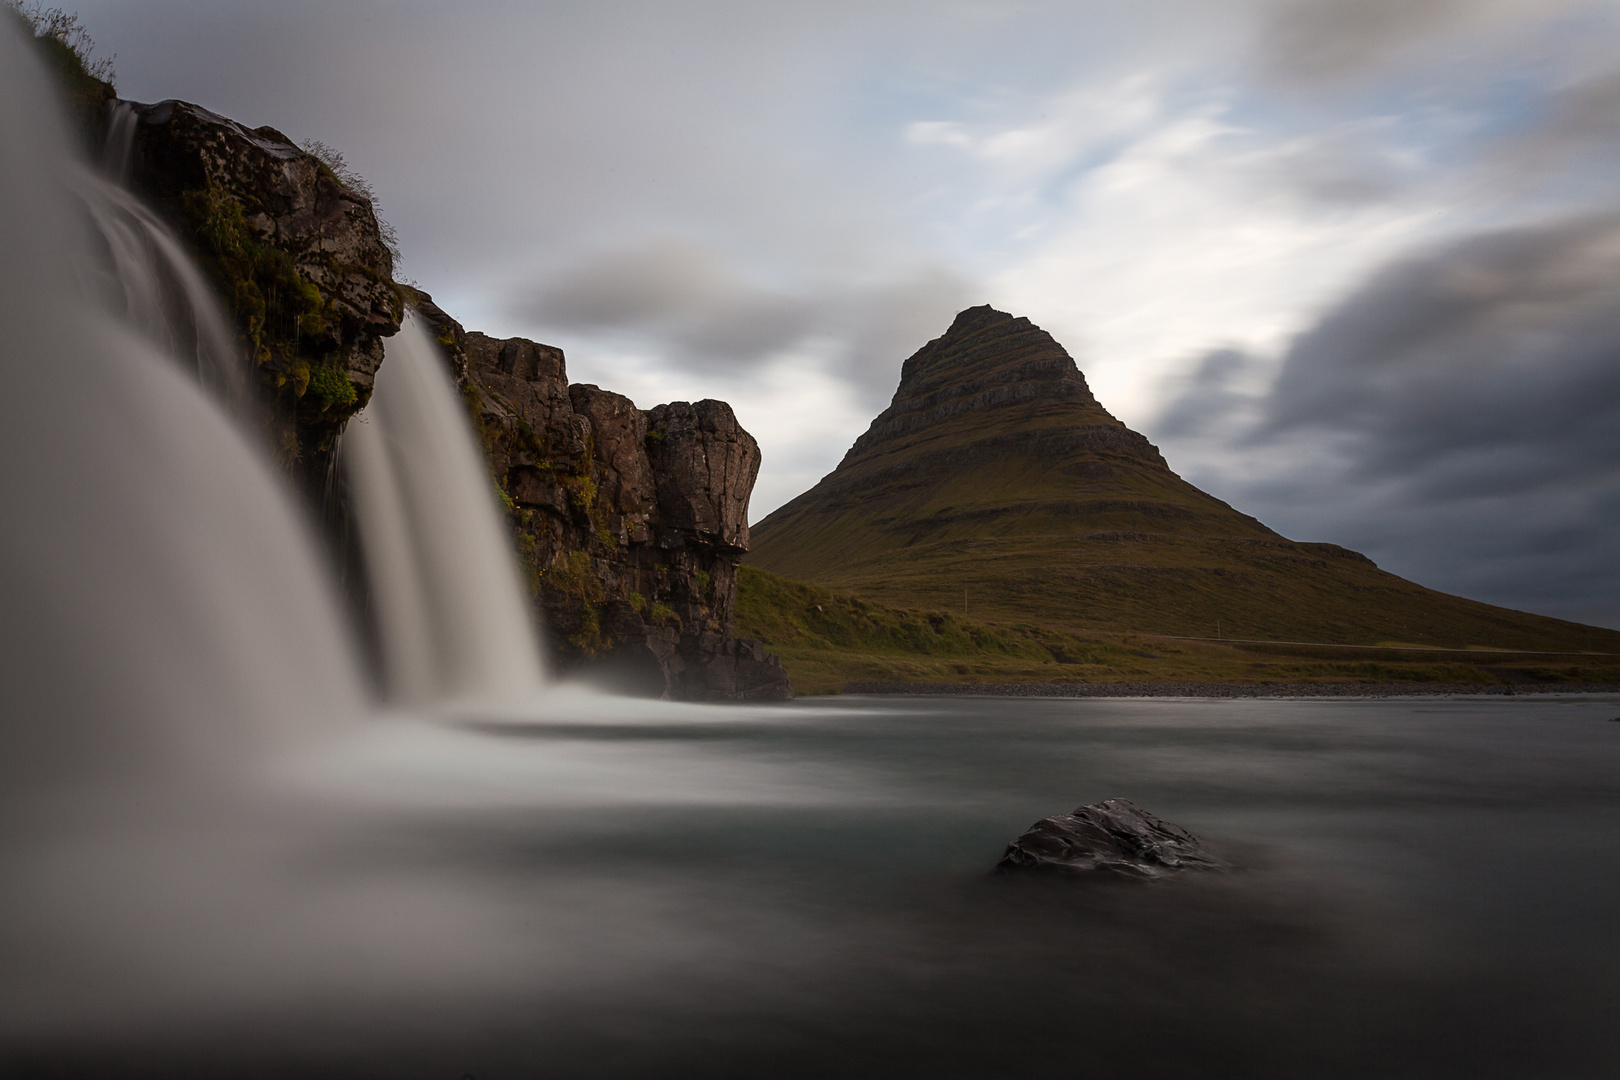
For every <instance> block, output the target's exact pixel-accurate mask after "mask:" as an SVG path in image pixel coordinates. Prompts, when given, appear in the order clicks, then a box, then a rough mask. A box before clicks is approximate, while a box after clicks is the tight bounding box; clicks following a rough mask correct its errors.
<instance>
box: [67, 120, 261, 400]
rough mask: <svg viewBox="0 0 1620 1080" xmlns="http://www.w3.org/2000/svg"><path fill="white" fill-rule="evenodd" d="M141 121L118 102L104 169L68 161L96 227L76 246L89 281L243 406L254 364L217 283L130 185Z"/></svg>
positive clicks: (79, 268)
mask: <svg viewBox="0 0 1620 1080" xmlns="http://www.w3.org/2000/svg"><path fill="white" fill-rule="evenodd" d="M138 121H139V117H138V116H137V114H136V112H135V109H134V107H133V106H132V105H130V104H129V102H127V101H115V102H112V103H111V104H110V105H109V107H108V112H107V135H106V138H105V140H104V142H103V145H102V155H101V168H100V170H99V171H97V170H94V169H91V168H89V167H88V166H86V165H84V164H82V163H80V162H77V161H72V160H69V161H67V162H65V163H64V167H65V172H66V181H67V187H68V190H69V191H71V192H72V193H73V195H74V196H75V198H76V200H77V202H78V204H79V206H80V209H81V211H82V214H83V219H84V223H85V226H86V228H87V230H88V234H89V235H88V237H87V238H86V239H85V241H84V242H81V243H78V244H75V245H73V246H72V248H71V249H70V251H71V253H72V255H73V257H74V258H73V261H74V266H75V270H76V272H77V274H78V277H79V279H80V282H81V287H82V289H83V290H84V291H85V292H87V293H89V294H90V295H92V296H94V297H96V298H97V299H98V300H99V302H100V304H101V306H102V307H103V308H104V309H105V310H106V311H107V312H109V313H110V314H112V315H113V316H114V317H116V318H118V319H121V320H122V321H124V322H125V323H127V324H128V325H129V326H130V327H131V328H132V329H134V330H135V331H136V332H138V333H140V334H141V335H142V336H143V337H145V338H146V339H147V340H148V341H150V342H151V343H152V344H153V345H154V346H156V347H157V348H158V349H159V350H160V351H162V352H164V353H166V354H168V355H170V356H173V357H175V358H177V359H180V360H182V361H183V363H184V364H185V366H186V367H187V368H188V369H189V370H191V371H192V373H193V374H194V375H195V376H196V378H197V380H198V381H199V382H200V383H202V385H203V386H205V387H207V388H208V389H209V390H210V391H211V392H213V393H215V394H217V395H219V396H220V397H221V398H222V399H224V400H225V401H226V402H228V403H229V404H230V405H231V406H232V407H233V408H237V409H241V408H242V406H243V405H244V397H245V395H246V392H247V371H246V368H245V364H244V361H243V358H242V356H241V354H240V351H239V350H238V349H237V347H236V342H235V335H234V334H233V333H232V331H231V328H230V325H229V323H228V322H227V321H226V319H225V316H224V314H223V313H222V312H221V311H220V308H219V303H218V301H217V300H216V299H215V298H214V294H213V290H212V288H211V287H210V286H209V284H208V282H207V280H206V279H205V278H204V277H203V275H202V273H201V271H199V270H198V269H197V266H196V264H194V263H193V262H192V261H191V258H190V256H189V255H187V254H186V251H185V248H184V247H183V246H182V245H181V243H180V242H179V240H177V239H176V238H175V236H174V234H173V233H172V232H170V231H169V228H168V226H166V225H165V224H164V223H163V222H162V221H160V220H159V219H158V217H157V215H155V214H153V213H152V211H151V210H149V209H147V207H146V206H145V205H144V204H143V203H142V202H141V201H140V200H139V199H137V198H136V197H135V196H134V195H132V194H130V192H129V191H127V190H126V189H125V188H124V187H123V184H124V182H125V181H126V180H127V179H128V176H129V168H130V159H131V154H132V152H133V147H134V141H135V127H136V124H137V123H138Z"/></svg>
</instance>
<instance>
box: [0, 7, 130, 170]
mask: <svg viewBox="0 0 1620 1080" xmlns="http://www.w3.org/2000/svg"><path fill="white" fill-rule="evenodd" d="M0 4H3V5H4V6H3V11H4V14H5V16H6V17H9V18H12V19H15V20H17V21H18V22H19V23H20V24H21V25H22V27H23V30H24V33H26V34H28V35H30V36H31V37H32V38H33V41H34V46H35V49H36V50H37V51H38V53H39V55H40V57H41V58H42V59H43V60H44V61H45V65H46V67H47V68H48V69H49V70H50V71H51V73H52V74H53V75H55V77H56V81H57V84H58V85H59V86H60V88H61V91H62V100H63V102H64V104H66V105H67V108H68V113H69V115H70V116H71V117H72V119H73V121H74V123H75V125H76V126H77V127H78V129H79V131H80V133H81V135H82V136H83V137H84V139H85V141H86V143H87V144H90V145H94V144H96V143H97V142H98V141H99V140H100V138H101V131H102V121H103V118H104V117H105V115H106V109H107V102H109V101H112V100H113V99H114V98H116V97H117V96H118V93H117V91H116V90H115V89H114V88H113V81H114V78H115V76H114V72H113V62H114V61H115V60H116V59H117V57H116V56H97V55H96V42H95V39H94V38H92V37H91V36H90V31H89V30H88V29H86V27H85V25H84V23H83V22H82V21H80V19H79V16H77V15H75V14H73V13H72V12H69V11H66V10H64V9H62V8H60V7H46V6H45V5H44V4H40V3H23V2H22V0H0Z"/></svg>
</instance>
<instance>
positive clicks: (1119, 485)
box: [747, 306, 1620, 652]
mask: <svg viewBox="0 0 1620 1080" xmlns="http://www.w3.org/2000/svg"><path fill="white" fill-rule="evenodd" d="M747 562H748V564H750V565H753V566H757V567H760V568H762V569H764V570H768V571H770V572H772V573H776V574H779V575H781V576H783V577H787V578H795V579H798V580H802V581H809V582H814V583H816V584H819V585H823V586H827V587H831V588H834V589H848V590H853V591H856V592H858V593H859V594H860V595H862V596H864V597H868V598H870V599H873V600H877V601H879V602H881V603H884V604H889V605H893V606H898V607H907V608H927V609H943V610H955V611H958V612H960V611H962V610H963V608H964V605H965V606H966V609H967V611H968V612H969V614H970V615H971V616H972V617H973V618H975V619H980V620H987V621H992V622H1003V623H1033V624H1037V625H1043V626H1047V627H1052V628H1056V629H1064V630H1069V631H1079V632H1086V631H1125V632H1141V633H1155V634H1167V635H1185V636H1189V637H1214V636H1216V635H1217V634H1219V635H1222V636H1225V637H1229V638H1243V639H1258V640H1267V641H1302V642H1324V643H1334V644H1369V645H1370V644H1387V643H1395V642H1400V643H1412V644H1421V645H1434V646H1442V647H1445V648H1453V649H1454V648H1466V647H1470V646H1484V647H1500V648H1511V649H1538V650H1539V649H1545V650H1571V651H1580V650H1596V651H1604V652H1613V651H1617V650H1620V632H1616V631H1613V630H1605V629H1601V628H1597V627H1589V626H1583V625H1580V624H1578V623H1571V622H1566V621H1563V620H1560V619H1552V618H1546V617H1543V616H1538V615H1528V614H1525V613H1522V612H1518V611H1510V610H1507V609H1505V608H1499V607H1493V606H1491V605H1489V604H1483V603H1479V602H1477V601H1473V600H1466V599H1463V598H1461V597H1456V596H1451V595H1448V594H1445V593H1440V592H1436V591H1434V590H1432V589H1427V588H1424V587H1423V586H1421V585H1417V584H1414V583H1413V582H1410V581H1407V580H1405V579H1403V578H1400V577H1397V576H1395V575H1394V574H1390V573H1386V572H1384V571H1382V570H1380V569H1379V568H1378V567H1377V566H1376V565H1374V564H1373V562H1372V561H1371V560H1370V559H1368V558H1366V557H1365V556H1363V555H1360V554H1358V553H1356V552H1354V551H1350V550H1347V549H1345V548H1342V547H1339V546H1336V545H1334V544H1326V543H1300V542H1297V541H1293V540H1289V539H1287V538H1285V537H1283V536H1280V535H1278V534H1277V533H1276V532H1274V531H1273V530H1271V529H1269V528H1267V527H1266V526H1265V525H1264V524H1262V523H1261V522H1259V521H1257V520H1255V519H1254V518H1252V517H1250V516H1248V515H1247V514H1244V513H1241V512H1240V511H1238V510H1235V509H1233V508H1232V507H1231V506H1228V505H1227V504H1226V503H1224V502H1222V501H1221V500H1219V499H1217V498H1215V497H1214V496H1212V495H1209V494H1208V493H1206V492H1203V491H1200V490H1199V489H1198V488H1196V487H1194V486H1193V485H1192V484H1189V483H1187V481H1185V480H1183V479H1182V478H1181V477H1179V476H1177V475H1176V474H1175V473H1174V472H1173V471H1172V470H1171V468H1170V466H1169V465H1168V463H1166V461H1165V459H1164V457H1163V456H1162V455H1161V454H1160V453H1159V451H1158V449H1157V448H1156V447H1154V446H1153V445H1152V444H1151V443H1149V442H1148V440H1147V439H1146V438H1144V437H1143V436H1142V435H1140V434H1138V433H1137V432H1135V431H1132V430H1131V429H1130V428H1128V427H1126V426H1125V425H1124V424H1123V423H1121V422H1120V421H1119V420H1117V419H1115V418H1114V417H1113V416H1112V415H1110V414H1109V412H1108V410H1107V409H1105V408H1103V406H1102V405H1101V404H1099V403H1098V402H1097V400H1096V398H1095V397H1093V396H1092V393H1091V391H1090V389H1089V388H1088V387H1087V385H1086V381H1085V377H1084V376H1083V375H1082V374H1081V373H1080V371H1079V369H1078V368H1077V367H1076V366H1075V363H1074V360H1073V359H1071V358H1070V356H1069V354H1068V353H1067V352H1066V351H1064V349H1063V347H1062V346H1061V345H1059V344H1058V343H1057V342H1056V341H1055V340H1053V338H1052V336H1051V335H1050V334H1048V333H1046V332H1045V331H1044V330H1042V329H1041V328H1040V327H1038V326H1036V325H1034V324H1033V323H1031V322H1030V321H1029V320H1028V319H1025V318H1015V317H1014V316H1012V315H1009V314H1007V313H1005V312H1001V311H996V310H994V309H993V308H991V307H988V306H982V307H975V308H969V309H968V310H966V311H964V312H962V313H961V314H960V315H958V316H957V317H956V320H955V322H953V323H952V324H951V327H950V329H949V330H947V331H946V332H945V334H944V335H943V336H941V337H938V338H935V339H934V340H933V341H930V342H929V343H928V344H926V345H924V346H923V347H922V348H921V349H919V350H918V351H917V352H916V353H915V354H914V355H913V356H912V357H911V358H910V359H909V360H907V361H906V362H905V365H904V367H903V368H902V369H901V375H900V386H899V388H898V389H897V390H896V391H895V394H894V400H893V402H892V403H891V404H890V405H889V407H888V408H887V409H885V410H884V411H883V412H882V413H880V414H879V415H878V417H877V418H876V419H875V420H873V421H872V426H871V427H870V428H869V429H868V430H867V431H866V433H865V434H864V435H862V436H861V437H860V438H859V439H857V440H856V441H855V444H854V445H853V446H852V447H850V449H849V452H848V453H847V454H845V455H844V459H843V461H842V462H840V463H839V465H838V468H836V469H834V470H833V472H832V473H830V474H829V475H827V476H826V477H825V478H823V479H822V480H821V482H820V483H818V484H817V485H816V486H815V487H813V488H811V489H810V490H809V491H807V492H805V493H804V494H803V495H800V496H799V497H798V498H796V499H794V500H793V501H791V502H789V503H787V504H786V505H785V506H783V507H781V508H780V509H778V510H777V511H775V512H774V513H772V514H771V515H770V516H768V517H766V518H765V519H764V520H763V521H762V522H760V523H759V524H758V525H757V526H755V527H754V529H753V546H752V550H751V552H750V554H749V555H748V557H747Z"/></svg>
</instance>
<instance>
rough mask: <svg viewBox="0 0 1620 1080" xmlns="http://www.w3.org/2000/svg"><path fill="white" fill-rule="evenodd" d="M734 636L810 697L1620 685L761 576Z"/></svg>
mask: <svg viewBox="0 0 1620 1080" xmlns="http://www.w3.org/2000/svg"><path fill="white" fill-rule="evenodd" d="M737 584H738V593H737V610H736V620H735V623H734V628H735V632H736V633H737V634H738V636H740V637H745V638H758V639H760V640H762V641H764V642H765V643H766V645H767V646H769V647H770V650H771V651H772V652H774V653H776V654H777V655H778V656H780V657H781V658H782V661H783V663H784V664H786V665H787V669H788V674H789V675H791V676H792V678H793V686H794V689H795V691H796V692H797V693H800V694H826V693H836V692H838V690H840V689H841V688H842V687H843V686H844V684H845V683H847V682H851V681H864V680H881V681H896V682H987V683H1003V682H1011V683H1016V682H1090V683H1111V682H1331V683H1387V682H1409V683H1445V684H1462V685H1477V686H1489V685H1498V684H1502V683H1519V682H1539V683H1559V682H1620V656H1607V657H1605V656H1596V655H1594V656H1546V655H1536V654H1530V653H1520V654H1511V653H1489V654H1482V653H1478V652H1470V651H1466V650H1458V651H1454V652H1446V651H1432V650H1424V651H1417V650H1407V649H1396V648H1387V649H1386V648H1379V649H1357V650H1339V649H1330V648H1322V647H1312V646H1289V645H1270V644H1253V643H1246V642H1233V641H1178V640H1174V639H1170V638H1166V637H1162V636H1156V635H1151V634H1122V633H1106V632H1102V633H1091V634H1079V633H1067V632H1064V631H1061V630H1055V629H1052V628H1050V627H1045V626H1039V625H1035V624H1033V623H1027V622H1026V623H1013V624H993V623H985V622H980V621H977V620H972V619H967V618H964V617H963V616H962V615H961V614H960V613H959V612H952V611H939V610H934V611H928V610H920V611H919V610H907V609H901V608H893V607H889V606H887V605H884V604H880V603H876V602H874V601H871V600H867V599H865V598H863V597H860V596H858V595H852V594H849V593H840V592H834V591H833V590H831V589H828V588H825V587H822V586H819V585H812V584H809V583H807V582H799V581H789V580H787V579H786V578H781V577H778V576H776V575H775V574H770V573H767V572H765V571H763V570H758V569H755V568H752V567H747V566H745V567H743V568H742V570H741V572H740V573H739V574H738V577H737Z"/></svg>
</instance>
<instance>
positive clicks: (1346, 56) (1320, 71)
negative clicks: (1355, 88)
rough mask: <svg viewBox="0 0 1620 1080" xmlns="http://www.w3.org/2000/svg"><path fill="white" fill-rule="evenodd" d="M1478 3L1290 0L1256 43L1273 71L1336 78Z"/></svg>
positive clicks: (1289, 76)
mask: <svg viewBox="0 0 1620 1080" xmlns="http://www.w3.org/2000/svg"><path fill="white" fill-rule="evenodd" d="M1481 6H1484V5H1482V4H1480V3H1477V2H1471V0H1295V2H1292V3H1286V4H1283V5H1282V6H1280V7H1279V8H1278V9H1277V10H1276V12H1275V13H1274V14H1273V16H1272V17H1271V20H1270V23H1269V25H1268V26H1267V27H1266V30H1265V33H1264V35H1263V37H1262V41H1261V49H1262V57H1263V60H1264V63H1265V66H1266V68H1267V69H1268V71H1269V72H1270V73H1272V74H1273V75H1276V76H1279V77H1281V78H1283V79H1286V80H1290V81H1293V80H1297V81H1315V80H1320V79H1334V78H1341V77H1344V76H1346V75H1350V74H1353V73H1355V72H1358V71H1360V70H1362V69H1364V68H1366V67H1369V66H1371V65H1374V64H1376V63H1378V62H1379V61H1381V60H1383V59H1384V58H1385V57H1386V56H1388V55H1390V54H1391V53H1394V52H1396V51H1398V50H1399V49H1401V48H1402V47H1403V46H1404V45H1406V44H1407V43H1408V42H1409V41H1411V40H1412V39H1414V38H1417V37H1423V36H1427V35H1428V34H1431V33H1434V32H1437V31H1440V30H1443V29H1445V28H1446V27H1448V26H1450V25H1452V24H1454V23H1455V22H1457V21H1458V20H1460V19H1462V18H1464V17H1466V16H1467V15H1468V13H1469V12H1470V9H1474V8H1478V7H1481Z"/></svg>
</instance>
